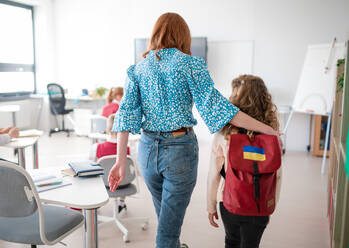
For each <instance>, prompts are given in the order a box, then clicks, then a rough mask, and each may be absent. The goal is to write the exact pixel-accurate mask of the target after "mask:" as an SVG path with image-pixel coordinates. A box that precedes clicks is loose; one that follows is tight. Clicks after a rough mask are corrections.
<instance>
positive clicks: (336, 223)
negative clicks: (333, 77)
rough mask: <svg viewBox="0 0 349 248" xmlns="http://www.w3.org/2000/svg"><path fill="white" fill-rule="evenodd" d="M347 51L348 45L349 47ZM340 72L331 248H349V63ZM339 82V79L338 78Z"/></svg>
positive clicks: (330, 176) (333, 136)
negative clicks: (348, 167) (348, 143)
mask: <svg viewBox="0 0 349 248" xmlns="http://www.w3.org/2000/svg"><path fill="white" fill-rule="evenodd" d="M347 49H348V43H347ZM348 53H349V49H348V50H347V57H346V60H345V61H346V63H345V65H341V66H340V67H339V68H338V76H340V75H341V74H342V72H343V71H344V86H343V88H342V89H340V88H338V84H337V83H336V86H337V88H336V95H335V99H334V104H333V112H332V130H331V144H330V146H331V149H330V166H329V172H328V217H329V223H330V236H331V247H332V248H348V247H349V175H347V174H346V172H345V160H346V158H347V156H346V153H347V147H346V141H347V135H348V126H349V65H348V64H349V63H348ZM337 80H338V78H337Z"/></svg>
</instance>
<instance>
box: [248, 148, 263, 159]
mask: <svg viewBox="0 0 349 248" xmlns="http://www.w3.org/2000/svg"><path fill="white" fill-rule="evenodd" d="M243 151H244V159H248V160H254V161H264V160H265V153H264V149H263V148H260V147H254V146H244V150H243Z"/></svg>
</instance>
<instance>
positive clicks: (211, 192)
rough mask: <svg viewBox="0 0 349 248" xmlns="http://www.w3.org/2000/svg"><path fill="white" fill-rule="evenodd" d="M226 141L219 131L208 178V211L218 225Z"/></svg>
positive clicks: (215, 139) (210, 217)
mask: <svg viewBox="0 0 349 248" xmlns="http://www.w3.org/2000/svg"><path fill="white" fill-rule="evenodd" d="M223 142H224V137H223V136H222V135H221V134H219V133H217V134H215V137H214V140H213V145H212V150H211V159H210V165H209V166H210V167H209V173H208V178H207V212H208V213H209V216H208V218H209V221H210V223H211V225H212V226H214V227H218V225H217V223H215V221H214V218H213V217H215V218H216V219H218V215H217V207H216V206H217V193H218V187H219V183H220V181H221V176H220V171H221V169H222V168H223V165H224V161H225V157H224V152H223V149H222V145H224V144H222V143H223Z"/></svg>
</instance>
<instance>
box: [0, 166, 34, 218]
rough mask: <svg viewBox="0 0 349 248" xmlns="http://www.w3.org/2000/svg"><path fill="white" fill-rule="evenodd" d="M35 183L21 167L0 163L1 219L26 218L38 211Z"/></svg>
mask: <svg viewBox="0 0 349 248" xmlns="http://www.w3.org/2000/svg"><path fill="white" fill-rule="evenodd" d="M35 193H36V196H38V195H37V192H36V188H35V186H34V183H33V181H32V179H31V177H30V176H29V174H28V173H27V172H26V171H25V170H24V169H23V168H22V167H20V166H18V165H16V164H14V163H11V162H8V161H0V199H1V200H0V217H25V216H29V215H31V214H33V213H34V212H36V210H37V209H38V202H39V201H37V200H38V199H37V198H36V196H35Z"/></svg>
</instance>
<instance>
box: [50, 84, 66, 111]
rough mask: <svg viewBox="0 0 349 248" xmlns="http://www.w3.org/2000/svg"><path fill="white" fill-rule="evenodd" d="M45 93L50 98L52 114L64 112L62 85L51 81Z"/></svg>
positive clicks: (64, 100)
mask: <svg viewBox="0 0 349 248" xmlns="http://www.w3.org/2000/svg"><path fill="white" fill-rule="evenodd" d="M47 93H48V96H49V100H50V110H51V113H52V114H53V115H59V114H62V113H63V112H64V108H65V102H66V99H65V96H64V90H63V88H62V86H60V85H59V84H55V83H51V84H48V85H47Z"/></svg>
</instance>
